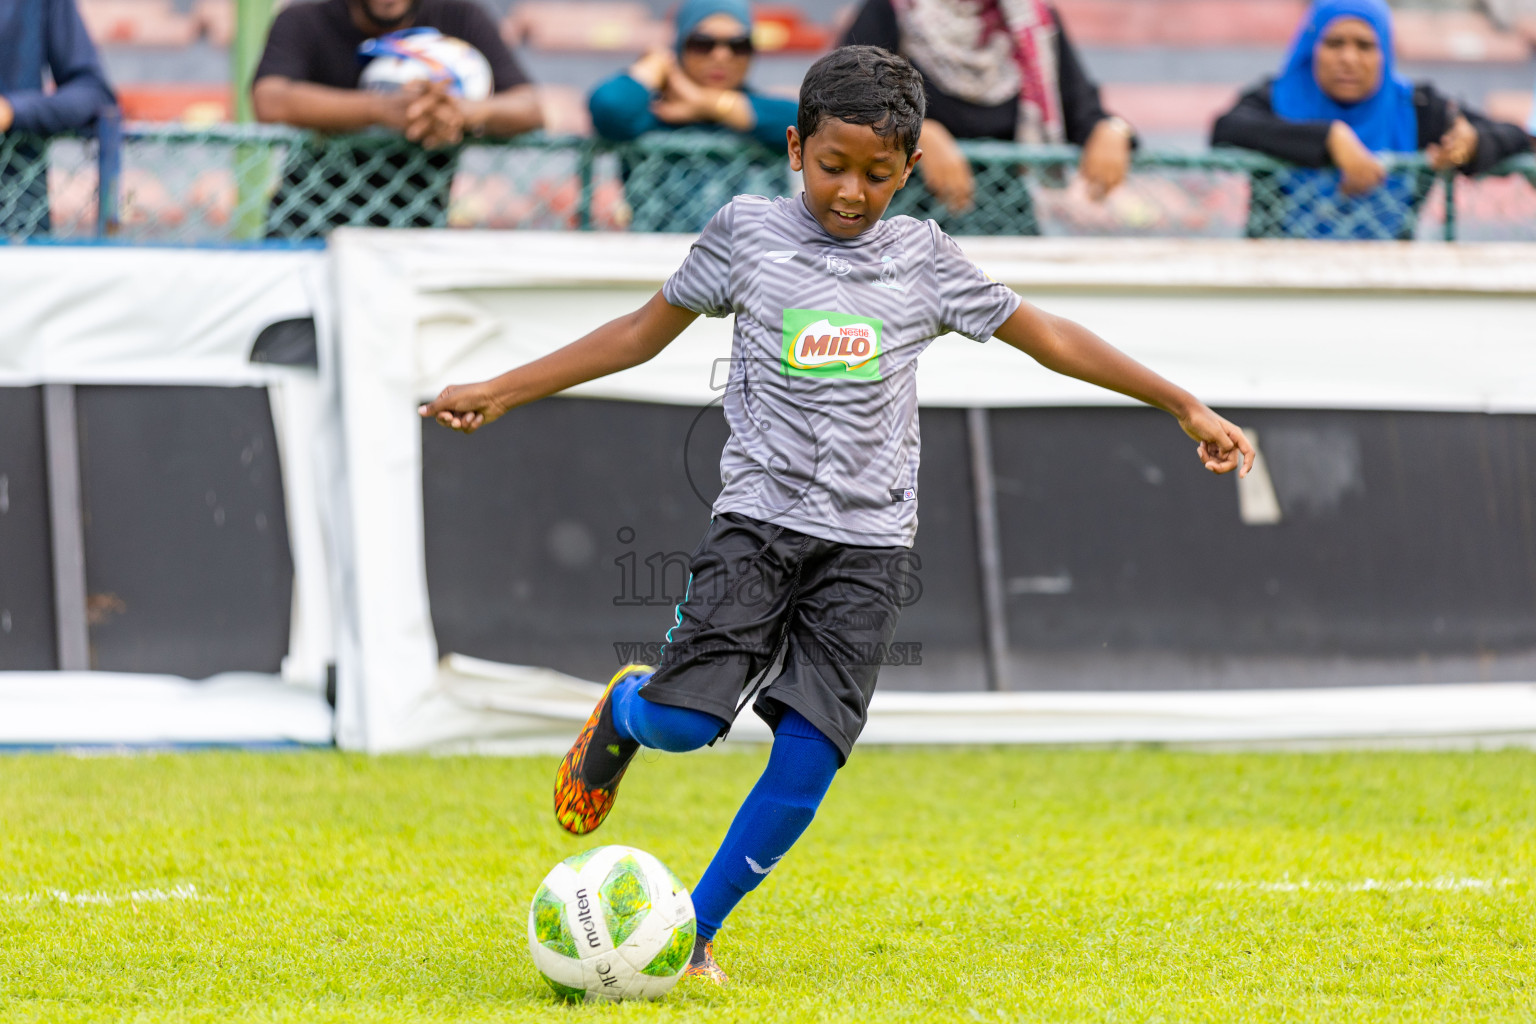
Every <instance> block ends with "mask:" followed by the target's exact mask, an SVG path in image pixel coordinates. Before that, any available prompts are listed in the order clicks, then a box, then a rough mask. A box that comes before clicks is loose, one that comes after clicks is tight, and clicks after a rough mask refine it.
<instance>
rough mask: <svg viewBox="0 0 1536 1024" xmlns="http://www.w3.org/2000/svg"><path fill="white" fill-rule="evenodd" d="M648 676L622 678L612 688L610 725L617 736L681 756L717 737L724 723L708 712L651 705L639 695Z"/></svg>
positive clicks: (668, 705) (667, 705) (648, 678)
mask: <svg viewBox="0 0 1536 1024" xmlns="http://www.w3.org/2000/svg"><path fill="white" fill-rule="evenodd" d="M650 678H651V677H650V676H637V677H631V678H629V679H625V680H623V681H621V682H620V683H619V685H617V686H615V687H614V688H613V725H614V728H616V729H617V730H618V731H619V735H620V736H622V737H624V738H625V739H627V740H634V741H635V742H636V743H639V744H640V745H641V746H644V747H651V748H652V749H654V750H667V751H671V752H672V753H680V752H682V751H684V750H697V749H699V748H700V747H702V746H704V745H705V744H706V743H708V742H709V741H710V740H712V739H714V738H715V737H716V736H718V735H720V730H721V729H724V728H725V724H726V723H725V722H723V721H721V720H720V719H718V718H716V717H715V716H714V715H711V714H709V713H708V712H707V711H695V710H693V709H692V708H675V707H672V706H671V705H670V704H653V703H651V702H650V701H648V700H646V699H645V698H644V697H642V696H640V687H641V686H643V685H644V684H645V683H646V682H647V681H649V680H650Z"/></svg>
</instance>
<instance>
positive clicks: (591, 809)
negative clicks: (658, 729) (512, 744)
mask: <svg viewBox="0 0 1536 1024" xmlns="http://www.w3.org/2000/svg"><path fill="white" fill-rule="evenodd" d="M654 671H656V670H655V669H653V668H651V667H650V666H649V665H625V666H624V667H623V668H621V669H619V671H618V672H617V673H615V674H614V677H613V678H612V679H610V680H608V688H607V689H606V690H604V691H603V695H602V696H601V697H599V698H598V700H597V706H596V707H594V708H593V709H592V714H591V715H590V716H589V717H588V718H587V724H586V725H585V726H583V727H582V730H581V733H580V734H579V735H577V737H576V742H575V743H573V744H571V749H570V750H569V751H567V752H566V755H565V760H563V761H561V762H560V768H559V770H558V771H556V772H555V819H556V820H557V821H559V822H560V827H561V828H563V829H565V830H566V831H567V832H571V833H573V834H575V835H578V836H581V835H586V834H587V833H588V832H591V831H593V830H594V829H596V828H597V827H598V826H599V825H601V824H602V823H603V819H604V818H606V817H608V812H609V811H611V810H612V809H613V801H614V800H615V798H616V797H617V796H618V790H619V781H620V780H621V779H623V778H624V772H625V770H626V769H627V768H629V762H630V761H632V760H633V759H634V756H635V753H636V752H637V751H638V750H639V749H640V744H639V743H638V742H636V741H635V740H632V739H626V738H625V737H624V736H623V735H622V734H621V733H620V732H619V730H618V727H617V725H616V724H615V723H614V718H613V711H614V690H615V689H616V688H617V687H618V686H619V685H620V684H621V683H625V682H626V681H628V680H630V679H638V680H640V681H643V679H644V678H649V677H650V675H651V673H652V672H654ZM642 677H643V678H642Z"/></svg>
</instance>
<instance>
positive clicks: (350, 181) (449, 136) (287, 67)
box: [251, 0, 544, 238]
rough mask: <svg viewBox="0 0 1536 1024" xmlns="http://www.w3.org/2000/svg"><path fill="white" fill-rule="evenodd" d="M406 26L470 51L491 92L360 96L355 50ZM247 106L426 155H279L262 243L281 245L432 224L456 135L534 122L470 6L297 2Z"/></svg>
mask: <svg viewBox="0 0 1536 1024" xmlns="http://www.w3.org/2000/svg"><path fill="white" fill-rule="evenodd" d="M405 28H434V29H437V30H438V31H439V32H441V33H442V34H443V35H445V36H451V37H453V38H456V39H461V40H463V41H464V42H466V43H468V44H469V45H471V46H473V47H474V48H475V49H477V50H479V51H480V52H481V53H482V54H483V55H484V56H485V58H486V60H487V62H489V64H490V67H491V79H492V94H491V96H490V97H489V98H488V99H485V100H479V101H476V100H468V99H463V98H460V97H457V96H453V95H450V94H449V91H448V88H447V86H446V84H444V83H432V84H430V85H429V84H427V83H425V82H411V83H408V84H407V85H406V86H405V87H404V88H403V89H401V90H399V91H398V92H393V93H388V92H371V91H363V90H359V89H358V81H359V78H360V76H361V74H362V63H361V62H360V60H359V57H358V47H359V46H361V45H362V44H363V43H365V42H366V41H368V40H370V39H374V38H377V37H378V36H381V35H384V34H386V33H389V32H395V31H398V30H400V29H405ZM251 99H252V101H253V103H254V105H255V109H256V116H257V118H258V119H260V120H262V121H277V122H282V123H284V124H291V125H296V126H298V127H301V128H312V129H316V130H319V131H324V132H362V131H365V130H367V129H378V128H382V129H386V130H387V131H389V132H392V133H398V135H400V136H403V137H404V138H405V139H406V140H407V141H408V142H410V143H413V144H419V146H420V147H424V148H425V149H427V150H435V151H436V152H430V153H423V152H421V151H420V150H419V149H417V147H416V145H412V146H401V145H399V144H398V143H395V144H393V145H392V146H391V147H390V148H391V149H392V151H391V152H389V153H388V154H387V155H386V158H385V159H384V160H383V161H382V163H380V162H379V161H378V156H379V153H380V144H379V143H378V142H372V143H363V142H360V141H359V142H356V143H352V144H342V145H338V144H335V143H332V144H331V145H329V146H323V145H317V146H309V147H301V148H300V149H299V151H298V152H296V153H291V154H290V155H289V159H288V163H287V166H286V167H285V168H284V171H283V182H282V185H281V186H280V187H279V189H278V192H277V194H276V195H275V196H274V197H273V200H272V209H271V212H270V214H269V218H268V233H269V234H270V235H275V236H280V237H289V238H292V237H306V236H313V235H317V234H322V233H324V232H325V231H326V230H327V229H329V228H332V227H338V226H341V225H344V224H354V225H372V226H376V227H391V226H393V227H437V226H441V225H443V224H445V223H446V222H447V205H448V189H449V186H450V185H451V184H452V180H453V170H454V167H455V160H454V157H453V154H452V153H451V151H442V150H444V149H445V147H452V146H454V145H456V144H457V143H459V142H461V141H462V140H463V139H464V137H465V136H466V135H470V136H478V135H495V136H509V135H516V134H518V133H520V132H525V131H529V130H531V129H534V128H538V127H540V126H542V125H543V123H544V118H543V114H542V113H541V112H540V109H539V103H538V98H537V96H536V95H535V93H534V88H533V86H532V85H530V84H529V82H528V76H527V75H525V74H524V73H523V69H522V67H521V66H520V65H519V64H518V62H517V59H516V58H515V57H513V56H512V53H511V51H510V50H508V49H507V46H506V44H505V43H504V42H502V40H501V36H500V35H499V34H497V31H496V25H495V23H494V22H492V20H491V18H490V16H489V15H488V14H487V13H486V12H485V11H484V10H483V9H482V8H481V7H480V6H479V5H478V4H477V3H475V2H474V0H301V2H299V3H295V4H293V5H291V6H289V7H287V8H285V9H284V10H283V11H281V12H280V13H279V14H278V16H277V19H276V21H274V22H273V24H272V32H271V35H270V36H268V38H267V47H266V50H265V52H263V53H262V56H261V62H260V63H259V64H258V65H257V68H256V75H255V83H254V85H253V86H252V88H251ZM370 160H372V161H374V165H373V167H372V168H371V169H364V165H366V164H368V163H369V161H370Z"/></svg>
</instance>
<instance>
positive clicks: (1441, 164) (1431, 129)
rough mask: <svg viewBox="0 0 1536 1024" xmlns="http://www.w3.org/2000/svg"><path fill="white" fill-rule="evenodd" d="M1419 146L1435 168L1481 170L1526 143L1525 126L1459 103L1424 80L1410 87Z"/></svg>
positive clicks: (1468, 172) (1470, 172) (1518, 151)
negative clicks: (1416, 109)
mask: <svg viewBox="0 0 1536 1024" xmlns="http://www.w3.org/2000/svg"><path fill="white" fill-rule="evenodd" d="M1413 102H1414V105H1415V106H1416V107H1417V108H1418V115H1419V116H1418V121H1419V148H1420V149H1422V150H1424V153H1425V155H1426V156H1427V157H1428V158H1429V163H1430V166H1432V167H1434V168H1435V169H1436V170H1447V169H1449V168H1452V167H1455V168H1457V169H1458V170H1460V171H1462V172H1463V173H1464V174H1482V173H1483V172H1485V171H1487V170H1489V169H1491V168H1492V167H1493V166H1494V165H1495V164H1497V163H1498V162H1499V161H1501V160H1503V159H1504V158H1505V157H1510V156H1514V155H1515V154H1517V153H1521V152H1524V151H1525V149H1526V147H1527V146H1528V145H1529V141H1528V139H1527V137H1526V134H1525V129H1523V128H1521V127H1520V126H1519V125H1514V124H1506V123H1504V122H1503V121H1495V120H1493V119H1492V118H1489V117H1487V116H1486V115H1484V114H1482V113H1479V112H1478V111H1476V110H1470V109H1468V108H1466V107H1463V106H1460V105H1459V104H1457V103H1456V102H1455V101H1453V100H1451V99H1449V98H1448V97H1446V96H1445V95H1443V94H1442V93H1441V92H1440V91H1439V90H1438V89H1436V88H1435V87H1434V86H1432V85H1430V84H1428V83H1421V84H1420V85H1419V86H1418V87H1417V88H1415V89H1414V95H1413Z"/></svg>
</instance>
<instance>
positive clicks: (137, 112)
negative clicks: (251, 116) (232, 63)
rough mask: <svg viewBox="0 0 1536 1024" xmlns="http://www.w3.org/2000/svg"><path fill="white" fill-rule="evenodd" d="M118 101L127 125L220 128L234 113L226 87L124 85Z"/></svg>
mask: <svg viewBox="0 0 1536 1024" xmlns="http://www.w3.org/2000/svg"><path fill="white" fill-rule="evenodd" d="M117 100H118V105H119V106H120V107H121V108H122V111H123V119H124V120H127V121H176V122H181V123H183V124H217V123H218V122H220V121H228V120H230V117H231V115H232V114H233V110H234V105H233V104H232V103H231V102H230V96H229V86H227V85H124V86H121V87H119V88H118V90H117Z"/></svg>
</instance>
